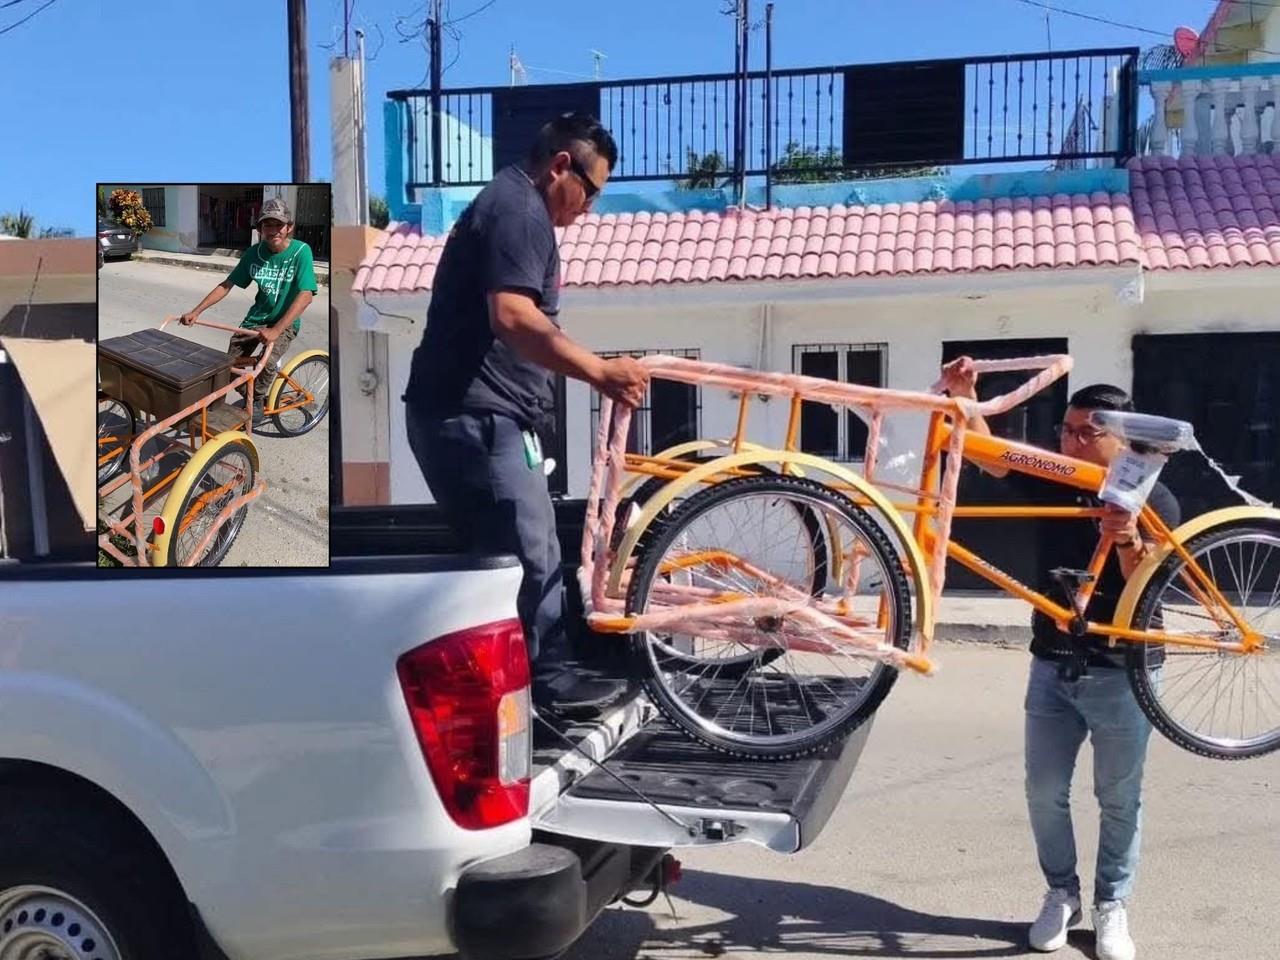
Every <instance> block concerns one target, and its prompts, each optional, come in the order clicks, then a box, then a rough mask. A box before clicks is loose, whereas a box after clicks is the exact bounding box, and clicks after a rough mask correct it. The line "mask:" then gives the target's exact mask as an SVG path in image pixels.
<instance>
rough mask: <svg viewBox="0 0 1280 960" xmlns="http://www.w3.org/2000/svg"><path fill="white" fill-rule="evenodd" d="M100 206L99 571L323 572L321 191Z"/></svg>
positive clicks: (201, 193)
mask: <svg viewBox="0 0 1280 960" xmlns="http://www.w3.org/2000/svg"><path fill="white" fill-rule="evenodd" d="M97 207H98V234H97V247H98V362H97V367H98V369H97V378H98V401H97V427H98V443H97V483H98V498H97V499H98V503H97V509H98V534H99V536H98V548H99V549H98V564H99V566H108V567H124V566H175V567H181V566H230V567H321V566H327V565H328V563H329V418H328V413H329V380H330V376H329V373H330V362H329V322H328V314H329V243H330V227H331V224H332V199H331V191H330V187H329V185H328V184H324V183H315V184H312V183H298V184H261V183H257V184H247V183H240V184H147V183H111V184H99V185H98V188H97Z"/></svg>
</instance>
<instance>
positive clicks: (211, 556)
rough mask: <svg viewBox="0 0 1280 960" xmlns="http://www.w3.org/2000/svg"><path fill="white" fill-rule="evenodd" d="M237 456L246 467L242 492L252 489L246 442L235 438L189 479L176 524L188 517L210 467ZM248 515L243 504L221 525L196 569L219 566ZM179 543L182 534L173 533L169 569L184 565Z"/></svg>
mask: <svg viewBox="0 0 1280 960" xmlns="http://www.w3.org/2000/svg"><path fill="white" fill-rule="evenodd" d="M235 454H238V455H240V456H242V457H244V461H245V465H246V467H247V470H248V474H247V479H246V481H245V483H244V484H243V490H246V491H247V490H252V489H253V483H254V477H255V471H254V467H253V453H252V448H251V447H250V446H249V442H248V440H247V439H237V440H232V441H230V442H228V443H226V444H225V445H224V446H223V447H222V448H221V449H219V450H218V451H217V452H216V453H214V455H213V456H212V457H211V458H210V460H209V462H208V463H206V464H205V465H204V469H203V470H201V471H200V473H199V474H198V475H197V476H196V477H195V478H194V479H193V480H192V482H191V485H190V486H189V487H188V488H187V489H186V490H184V491H183V492H182V503H181V506H180V507H179V509H178V514H177V522H179V523H181V521H182V518H183V517H185V516H186V515H187V510H188V509H189V508H190V506H191V500H192V498H193V497H194V496H195V495H196V492H197V491H199V490H200V488H201V482H202V481H203V480H204V479H205V478H206V477H208V476H209V475H210V473H211V472H212V471H213V468H214V467H215V466H217V465H218V464H219V463H220V462H222V461H223V460H225V459H227V458H228V457H229V456H232V455H235ZM248 512H249V504H247V503H246V504H245V505H244V506H242V507H241V508H240V509H239V510H237V511H236V512H235V513H233V514H232V515H231V516H230V517H229V518H228V519H227V522H226V523H225V524H224V525H223V526H222V530H221V531H219V533H218V534H215V536H214V540H213V543H212V544H211V545H210V549H209V551H208V552H207V553H205V554H204V555H203V556H201V557H200V558H199V559H198V560H197V561H196V562H195V564H194V566H197V567H216V566H217V565H218V564H220V563H221V562H222V560H223V558H224V557H226V555H227V551H229V550H230V549H231V545H232V544H233V543H235V539H236V537H237V536H239V534H240V529H241V528H242V527H243V526H244V519H245V516H246V515H247V514H248ZM181 543H182V536H181V531H179V530H175V531H174V532H173V536H171V537H170V538H169V566H171V567H178V566H182V565H183V560H184V557H183V556H182V555H181V554H180V552H179V546H180V545H181Z"/></svg>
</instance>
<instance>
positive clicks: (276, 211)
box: [253, 197, 293, 225]
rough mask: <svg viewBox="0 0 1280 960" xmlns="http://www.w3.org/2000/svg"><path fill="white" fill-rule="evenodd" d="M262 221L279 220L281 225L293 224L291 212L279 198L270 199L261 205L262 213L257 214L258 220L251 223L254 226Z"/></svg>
mask: <svg viewBox="0 0 1280 960" xmlns="http://www.w3.org/2000/svg"><path fill="white" fill-rule="evenodd" d="M263 220H279V221H280V222H281V223H293V211H292V210H290V209H289V205H288V204H287V203H285V202H284V201H283V200H281V199H280V198H279V197H272V198H271V199H270V200H268V201H267V202H266V203H264V204H263V205H262V211H261V212H260V213H259V214H258V219H256V220H255V221H253V222H254V224H255V225H256V224H259V223H261V222H262V221H263Z"/></svg>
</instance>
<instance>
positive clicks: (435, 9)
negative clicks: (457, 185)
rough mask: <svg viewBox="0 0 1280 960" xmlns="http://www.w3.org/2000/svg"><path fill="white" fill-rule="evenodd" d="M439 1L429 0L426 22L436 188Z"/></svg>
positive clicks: (440, 154)
mask: <svg viewBox="0 0 1280 960" xmlns="http://www.w3.org/2000/svg"><path fill="white" fill-rule="evenodd" d="M440 32H441V31H440V0H431V17H430V18H429V19H428V20H427V45H428V47H429V48H430V49H429V55H430V57H431V182H432V183H433V184H435V185H436V186H439V185H440V184H441V183H443V175H444V169H443V167H444V151H443V146H444V145H443V144H442V143H441V138H442V137H443V136H444V129H443V124H442V123H441V120H442V118H441V109H442V108H441V101H442V99H443V98H442V97H441V92H440V88H441V82H442V80H441V78H442V77H443V75H444V67H443V65H442V64H441V62H440V53H441V43H440Z"/></svg>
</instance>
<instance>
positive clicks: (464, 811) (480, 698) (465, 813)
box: [396, 620, 530, 830]
mask: <svg viewBox="0 0 1280 960" xmlns="http://www.w3.org/2000/svg"><path fill="white" fill-rule="evenodd" d="M396 672H397V673H398V675H399V677H400V686H401V688H402V689H403V691H404V696H405V702H406V703H407V704H408V707H409V714H410V717H411V718H412V720H413V727H414V731H415V732H416V733H417V735H418V743H419V744H420V745H421V747H422V752H423V755H424V756H425V758H426V761H427V769H428V770H429V771H430V773H431V779H432V780H433V781H434V782H435V786H436V790H437V791H438V792H439V794H440V798H441V800H442V801H443V802H444V805H445V809H446V810H448V812H449V816H450V817H452V818H453V820H454V822H455V823H457V824H458V825H459V826H460V827H464V828H466V829H469V830H481V829H484V828H486V827H496V826H499V825H501V824H504V823H510V822H511V821H513V820H519V819H520V818H522V817H524V816H526V815H527V814H528V812H529V765H530V758H529V749H530V746H529V743H530V741H529V724H530V717H529V706H528V704H529V701H528V696H527V694H526V695H525V696H520V697H516V698H514V699H513V698H512V697H511V696H510V695H511V694H514V693H519V692H521V691H526V690H527V689H528V687H529V657H528V653H527V651H526V648H525V641H524V631H523V630H522V629H521V628H520V621H518V620H504V621H501V622H499V623H490V624H485V625H484V626H481V627H474V628H472V629H469V630H462V631H459V632H458V633H451V634H449V635H447V636H444V637H440V638H439V639H437V640H432V641H431V642H430V643H427V644H425V645H423V646H421V647H418V648H417V649H415V650H411V651H410V652H409V653H406V654H405V655H404V656H402V657H401V658H400V660H399V662H398V663H397V664H396Z"/></svg>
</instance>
